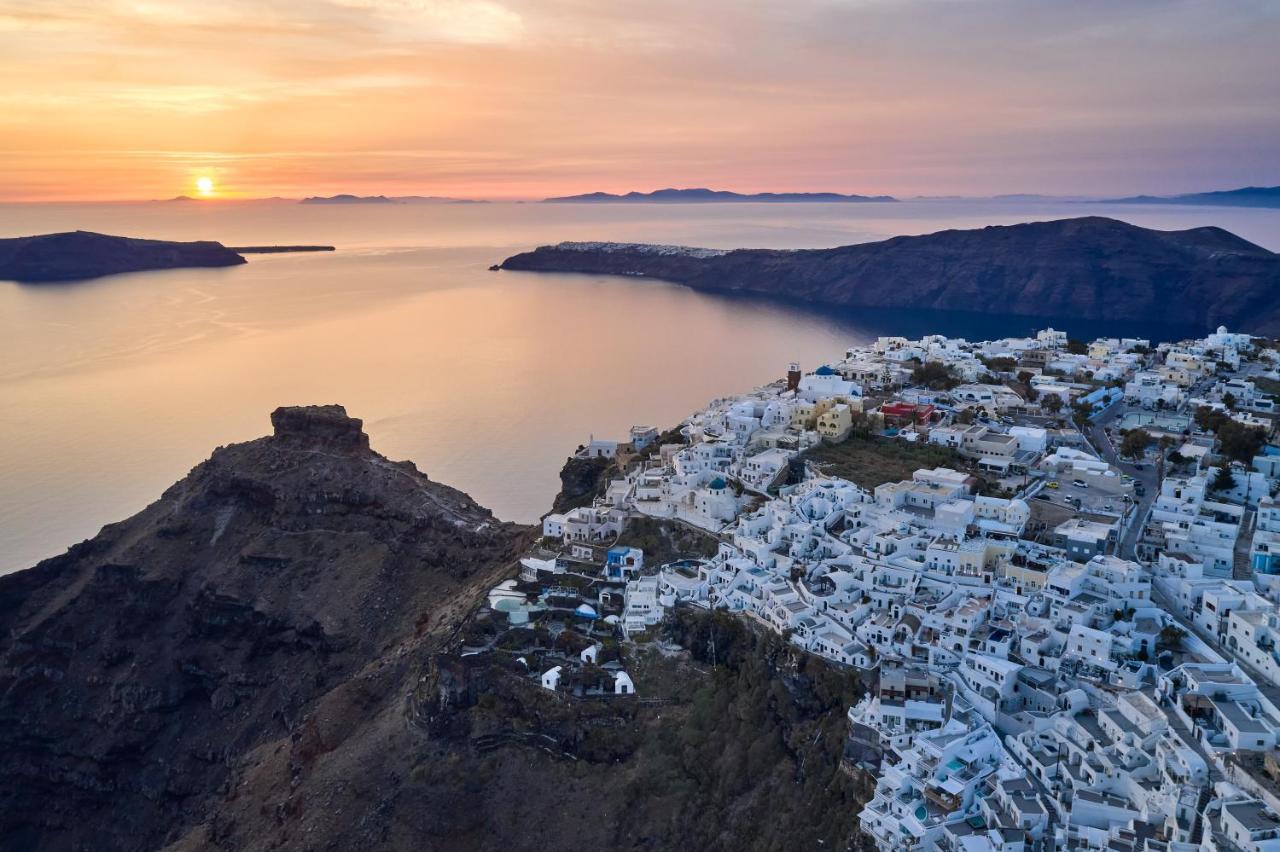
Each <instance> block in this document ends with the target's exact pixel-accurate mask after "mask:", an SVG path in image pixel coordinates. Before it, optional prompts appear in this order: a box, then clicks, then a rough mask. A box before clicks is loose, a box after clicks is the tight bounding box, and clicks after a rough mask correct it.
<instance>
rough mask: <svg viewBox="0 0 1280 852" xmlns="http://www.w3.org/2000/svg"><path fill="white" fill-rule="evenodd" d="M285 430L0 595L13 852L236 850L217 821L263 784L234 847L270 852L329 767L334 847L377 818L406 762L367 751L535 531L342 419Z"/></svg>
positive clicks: (2, 829) (9, 584)
mask: <svg viewBox="0 0 1280 852" xmlns="http://www.w3.org/2000/svg"><path fill="white" fill-rule="evenodd" d="M272 421H273V423H274V424H275V435H274V436H273V437H269V438H263V439H260V440H257V441H252V442H250V443H246V444H239V445H235V446H230V447H224V448H221V449H219V450H217V451H216V452H214V454H213V456H212V457H211V458H210V459H209V460H208V461H206V462H204V463H202V464H201V465H199V466H198V467H196V468H195V469H194V470H193V471H192V472H191V474H190V475H189V476H188V477H187V478H185V479H184V480H182V481H181V482H179V483H178V484H176V485H174V486H173V487H171V488H170V489H168V490H167V491H166V492H165V493H164V495H163V496H162V497H161V498H160V500H158V501H157V502H155V503H154V504H152V505H151V506H149V507H148V508H146V509H145V510H143V511H142V512H141V513H140V514H138V515H136V516H135V517H133V518H131V519H129V520H128V521H124V522H123V523H119V524H114V525H111V526H108V527H106V528H104V529H103V530H102V532H101V533H100V534H99V535H98V536H97V537H96V538H94V539H93V540H91V541H88V542H85V543H83V544H80V545H77V546H75V547H73V548H72V549H71V550H70V551H68V552H67V553H66V554H65V555H63V556H60V557H57V558H54V559H50V560H47V561H45V562H42V563H41V564H39V565H37V566H36V567H35V568H32V569H30V570H28V571H23V572H19V573H17V574H12V575H8V576H5V577H0V661H2V665H0V847H2V848H7V849H35V848H41V849H88V848H93V849H156V848H160V847H162V846H164V845H165V844H166V843H170V842H178V841H181V842H182V843H183V845H186V846H188V847H190V848H201V847H206V846H207V845H210V844H213V845H216V842H217V839H218V838H219V837H220V836H222V835H223V834H233V833H234V826H231V825H229V824H228V823H227V822H226V821H225V820H223V819H222V818H221V817H220V816H219V814H220V812H221V811H222V810H223V809H224V808H225V807H227V803H228V802H230V801H234V800H236V799H237V798H238V797H240V796H241V795H243V794H242V793H241V792H240V791H241V789H242V786H243V785H253V784H255V783H259V782H261V783H262V784H263V785H264V789H265V790H269V791H270V793H271V796H272V798H267V799H262V800H260V801H256V802H255V813H254V814H253V816H252V820H251V822H250V823H249V824H247V825H246V826H245V828H246V829H250V834H251V835H252V837H251V839H252V841H253V842H249V841H248V840H246V841H245V842H244V843H242V844H238V845H240V846H241V847H242V848H249V847H254V848H266V845H267V844H266V843H265V837H266V836H267V834H266V833H267V829H268V828H270V829H272V830H273V833H272V835H271V836H272V837H274V838H276V839H281V838H283V837H285V836H286V835H290V830H289V828H288V826H287V825H286V822H287V820H286V816H288V815H289V809H290V808H291V807H295V806H297V803H296V802H293V803H292V804H291V800H290V793H291V792H292V791H293V790H294V788H296V787H297V786H298V785H299V784H300V783H301V781H302V780H303V774H304V772H305V770H306V767H307V766H308V765H309V764H310V763H312V762H314V761H315V760H318V759H319V758H320V757H321V755H327V756H329V758H330V759H331V760H333V761H339V762H340V761H355V762H356V765H352V766H348V767H347V770H348V771H349V772H350V773H351V777H350V778H349V783H350V785H351V787H350V789H343V790H339V789H330V790H329V793H330V794H331V795H332V796H333V798H332V800H331V801H332V802H335V803H344V804H345V805H346V806H347V807H348V808H350V810H349V811H348V814H349V816H350V821H351V824H350V825H346V826H343V828H342V831H341V832H340V831H338V830H336V829H335V830H334V833H333V834H331V835H329V836H328V837H327V838H326V839H327V840H328V841H331V842H335V843H336V842H338V839H339V838H340V837H351V836H354V834H348V833H346V832H350V833H354V832H357V831H358V830H359V826H358V825H357V822H358V820H359V815H360V814H362V813H364V812H365V811H366V810H368V811H370V812H373V811H374V810H376V806H377V804H378V801H379V800H380V798H381V796H382V795H383V794H382V791H381V790H380V789H379V787H380V784H381V783H382V782H383V781H384V780H385V779H386V777H387V776H388V775H390V774H392V773H393V772H394V769H393V767H394V764H395V760H396V759H397V757H398V756H397V755H386V756H382V755H378V754H376V753H374V752H373V751H371V750H368V749H369V748H370V744H371V743H375V742H377V741H378V740H379V739H380V738H381V737H383V736H390V735H391V733H394V732H395V731H400V730H402V729H403V728H404V726H405V722H404V717H405V714H404V709H403V708H404V699H405V695H406V694H407V693H408V690H409V688H410V684H411V683H412V678H413V676H414V672H415V671H416V663H415V662H414V660H415V657H416V655H419V654H422V653H425V652H428V651H429V650H431V649H433V648H435V647H438V646H440V645H441V644H442V643H443V642H444V641H445V639H446V638H447V637H448V636H449V635H450V634H451V633H452V631H453V630H454V629H456V627H457V626H458V624H459V623H460V622H461V620H462V618H463V617H464V616H465V615H466V613H467V612H468V611H469V610H470V609H471V608H472V607H473V605H474V604H475V603H476V602H477V600H479V595H480V594H482V593H483V591H484V590H486V589H487V588H488V587H489V585H490V584H491V583H492V582H496V581H497V579H498V578H500V577H501V576H502V575H504V574H505V573H507V572H508V571H509V568H510V565H511V564H512V560H513V559H514V557H515V556H516V555H517V554H518V553H519V551H520V549H521V548H522V547H523V545H524V543H525V542H526V540H527V538H528V533H527V531H526V530H525V529H524V528H519V527H513V526H510V525H507V524H503V523H500V522H498V521H496V520H495V519H494V518H493V517H492V515H490V513H489V512H488V511H487V510H485V509H482V508H481V507H479V506H477V505H476V504H475V503H474V502H472V501H471V499H470V498H468V497H467V496H466V495H465V494H462V493H461V492H458V491H455V490H454V489H451V488H448V487H446V486H443V485H440V484H437V483H435V482H431V481H430V480H428V479H427V477H425V476H424V475H422V474H421V473H419V472H417V471H416V470H415V469H414V468H413V466H412V465H410V464H407V463H394V462H390V461H387V460H386V459H385V458H383V457H382V456H379V455H377V454H376V453H373V452H372V451H370V449H369V446H368V439H367V438H366V437H365V436H364V435H363V433H362V432H361V428H360V421H358V420H352V419H348V418H347V417H346V414H345V412H344V411H343V410H342V409H341V408H340V407H337V406H329V407H324V408H310V409H281V410H278V411H277V412H275V414H273V415H272ZM349 740H350V741H351V742H350V747H349V748H348V747H346V746H347V744H348V741H349ZM384 757H385V761H386V762H385V763H384V762H382V761H383V760H384ZM360 761H373V762H372V763H368V764H367V765H360V764H359V762H360ZM276 794H278V796H277V795H276ZM264 795H265V793H264ZM293 816H294V817H296V816H297V814H293ZM246 819H248V818H246ZM275 829H279V831H274V830H275ZM260 832H261V833H262V836H263V843H262V845H261V846H259V844H258V834H259V833H260ZM292 836H293V837H294V840H295V841H297V842H300V841H301V837H300V836H299V835H292ZM339 845H341V846H343V848H355V844H352V843H339Z"/></svg>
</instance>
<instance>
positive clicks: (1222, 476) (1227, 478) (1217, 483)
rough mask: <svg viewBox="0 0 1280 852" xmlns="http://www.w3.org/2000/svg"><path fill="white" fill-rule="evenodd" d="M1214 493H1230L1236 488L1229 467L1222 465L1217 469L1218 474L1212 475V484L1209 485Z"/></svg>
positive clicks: (1234, 478)
mask: <svg viewBox="0 0 1280 852" xmlns="http://www.w3.org/2000/svg"><path fill="white" fill-rule="evenodd" d="M1209 487H1210V488H1212V489H1213V490H1214V491H1230V490H1231V489H1232V488H1235V487H1236V477H1235V474H1233V473H1232V472H1231V465H1229V464H1224V465H1223V466H1222V467H1220V468H1218V472H1217V473H1215V474H1214V475H1213V482H1212V483H1211V484H1210V485H1209Z"/></svg>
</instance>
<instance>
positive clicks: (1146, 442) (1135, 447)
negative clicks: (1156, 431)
mask: <svg viewBox="0 0 1280 852" xmlns="http://www.w3.org/2000/svg"><path fill="white" fill-rule="evenodd" d="M1154 441H1155V439H1154V438H1152V437H1151V433H1150V432H1148V431H1147V430H1146V429H1130V430H1129V431H1128V432H1125V433H1124V439H1123V440H1121V441H1120V455H1122V456H1128V457H1129V458H1131V459H1139V458H1142V455H1143V453H1145V452H1146V451H1147V448H1148V447H1150V446H1151V445H1152V443H1154Z"/></svg>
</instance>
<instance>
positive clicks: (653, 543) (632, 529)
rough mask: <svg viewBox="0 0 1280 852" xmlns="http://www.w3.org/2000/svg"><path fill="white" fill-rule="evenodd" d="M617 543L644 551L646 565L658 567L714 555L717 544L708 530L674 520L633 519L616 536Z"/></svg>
mask: <svg viewBox="0 0 1280 852" xmlns="http://www.w3.org/2000/svg"><path fill="white" fill-rule="evenodd" d="M618 544H620V545H625V546H627V547H638V548H640V549H641V550H643V551H644V559H645V564H646V565H653V566H658V565H662V564H664V563H666V562H674V561H676V560H677V559H697V558H703V557H709V556H715V553H716V550H717V549H718V548H719V546H720V544H719V541H717V539H716V537H715V536H713V535H711V534H710V533H705V532H702V531H701V530H695V529H693V528H692V527H689V526H685V525H684V524H681V523H678V522H676V521H668V520H661V519H658V518H632V519H630V520H629V521H627V527H626V529H625V530H624V531H623V533H622V535H620V536H619V537H618Z"/></svg>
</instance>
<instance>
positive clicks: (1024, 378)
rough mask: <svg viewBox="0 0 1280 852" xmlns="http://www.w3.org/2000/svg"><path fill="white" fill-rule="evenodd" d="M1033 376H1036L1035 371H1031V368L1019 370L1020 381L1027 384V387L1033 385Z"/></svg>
mask: <svg viewBox="0 0 1280 852" xmlns="http://www.w3.org/2000/svg"><path fill="white" fill-rule="evenodd" d="M1033 376H1035V373H1033V372H1031V371H1030V370H1019V371H1018V381H1019V382H1021V383H1022V384H1024V385H1026V386H1027V387H1031V379H1032V377H1033Z"/></svg>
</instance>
